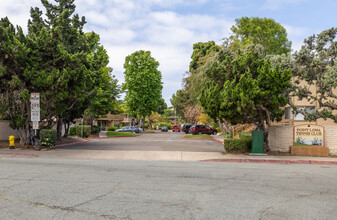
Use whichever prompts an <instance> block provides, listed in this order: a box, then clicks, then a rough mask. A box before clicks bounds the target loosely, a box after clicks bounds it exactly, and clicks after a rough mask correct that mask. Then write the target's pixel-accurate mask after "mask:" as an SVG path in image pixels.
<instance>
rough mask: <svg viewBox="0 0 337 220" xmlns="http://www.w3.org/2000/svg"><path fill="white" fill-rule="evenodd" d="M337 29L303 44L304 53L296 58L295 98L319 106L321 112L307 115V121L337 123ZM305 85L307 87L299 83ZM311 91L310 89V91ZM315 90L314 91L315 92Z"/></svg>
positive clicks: (331, 29)
mask: <svg viewBox="0 0 337 220" xmlns="http://www.w3.org/2000/svg"><path fill="white" fill-rule="evenodd" d="M336 34H337V28H330V29H328V30H325V31H323V32H321V33H320V34H318V35H313V36H310V37H309V38H307V39H306V40H305V41H304V45H303V46H302V48H301V50H300V51H299V52H297V53H296V54H295V56H294V57H295V61H294V62H295V69H296V71H295V72H294V77H295V78H296V80H295V81H294V83H293V86H294V87H293V89H294V90H293V91H294V92H293V95H294V96H297V97H298V98H299V99H300V100H302V99H307V100H308V101H310V102H312V103H314V102H317V103H318V106H319V109H317V110H316V112H315V113H307V112H305V111H301V110H299V109H297V108H296V106H294V105H293V104H292V103H291V104H292V106H293V107H294V109H295V111H297V112H300V113H302V114H304V116H305V118H306V120H316V119H318V118H323V119H324V120H326V119H328V118H330V119H332V120H333V121H334V122H336V123H337V114H336V110H337V89H336V88H337V62H336V61H337V60H336V57H337V50H336V47H337V41H336ZM302 81H305V82H306V84H307V85H301V84H300V83H301V82H302ZM309 87H311V89H310V88H309ZM313 87H314V88H315V89H312V88H313Z"/></svg>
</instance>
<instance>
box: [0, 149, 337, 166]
mask: <svg viewBox="0 0 337 220" xmlns="http://www.w3.org/2000/svg"><path fill="white" fill-rule="evenodd" d="M2 157H25V158H36V157H43V158H67V159H73V158H76V159H115V160H165V161H202V162H234V163H282V164H326V165H337V158H334V157H306V156H272V155H267V156H250V155H243V154H224V153H221V152H185V151H108V150H97V151H95V150H76V151H75V150H71V151H69V150H59V149H55V150H51V151H26V150H20V149H15V150H10V149H8V148H6V149H1V150H0V158H2Z"/></svg>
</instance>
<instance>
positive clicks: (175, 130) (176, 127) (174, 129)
mask: <svg viewBox="0 0 337 220" xmlns="http://www.w3.org/2000/svg"><path fill="white" fill-rule="evenodd" d="M172 131H173V132H180V127H179V126H177V125H175V126H173V128H172Z"/></svg>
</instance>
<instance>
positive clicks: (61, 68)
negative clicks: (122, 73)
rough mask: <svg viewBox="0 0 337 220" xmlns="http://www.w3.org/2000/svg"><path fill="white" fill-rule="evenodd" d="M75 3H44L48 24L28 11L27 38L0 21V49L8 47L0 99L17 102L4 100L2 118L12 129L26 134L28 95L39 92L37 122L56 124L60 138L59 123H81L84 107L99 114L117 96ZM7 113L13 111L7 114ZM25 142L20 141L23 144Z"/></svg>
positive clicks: (1, 56) (1, 57) (2, 52)
mask: <svg viewBox="0 0 337 220" xmlns="http://www.w3.org/2000/svg"><path fill="white" fill-rule="evenodd" d="M73 2H74V0H58V1H56V3H57V5H53V4H51V3H49V2H48V1H47V0H42V4H43V5H44V7H45V8H46V11H47V13H46V17H47V19H43V18H42V14H43V13H42V11H40V10H39V9H38V8H34V9H33V8H32V9H31V11H30V12H31V19H30V20H29V21H28V35H26V36H25V35H24V34H23V33H22V30H21V28H20V27H17V31H16V30H15V29H14V27H13V25H11V24H10V22H9V21H8V19H7V18H5V19H2V22H1V24H0V26H1V28H0V34H1V35H0V44H2V45H7V46H4V47H2V48H1V49H0V62H2V64H3V65H2V68H1V71H0V72H1V74H0V81H1V84H2V85H4V87H2V88H4V90H0V92H1V93H0V95H1V97H7V98H8V97H9V96H8V95H7V94H6V93H8V94H14V95H15V101H14V102H11V103H9V102H7V101H5V99H4V102H2V103H1V106H0V113H1V114H4V115H6V116H7V117H8V118H12V120H11V121H12V123H11V126H12V128H15V129H19V130H21V129H22V130H25V131H27V130H28V129H29V115H30V108H29V96H30V93H32V92H40V97H41V120H44V121H46V122H48V124H47V127H51V126H52V125H53V124H54V122H55V119H57V125H58V126H57V130H58V137H59V138H60V136H61V135H60V134H61V128H62V124H63V123H66V124H69V123H70V121H72V120H73V119H74V118H77V117H81V116H82V115H83V113H84V111H85V109H87V108H88V106H90V110H91V112H95V113H97V114H98V113H99V112H98V111H101V110H106V109H104V106H106V104H107V103H110V102H111V101H113V98H114V96H116V94H117V93H118V89H116V80H115V79H113V77H112V76H111V75H110V73H111V68H108V67H107V64H108V62H109V60H108V56H107V53H106V50H105V49H104V48H103V46H101V45H100V44H99V36H98V35H97V34H95V33H84V32H83V26H84V24H85V23H86V22H85V18H84V17H82V18H81V19H80V18H79V16H78V15H77V14H73V13H74V11H75V5H74V4H73ZM109 99H112V100H110V101H109ZM7 100H9V99H7ZM14 105H15V106H16V107H15V106H14ZM9 108H15V110H16V111H11V112H9V111H8V109H9ZM68 127H69V126H68ZM26 133H27V132H26ZM26 137H27V135H20V139H21V141H22V142H23V141H24V139H25V138H26Z"/></svg>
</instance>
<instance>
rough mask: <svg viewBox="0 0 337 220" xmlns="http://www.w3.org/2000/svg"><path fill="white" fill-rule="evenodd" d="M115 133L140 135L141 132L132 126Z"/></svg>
mask: <svg viewBox="0 0 337 220" xmlns="http://www.w3.org/2000/svg"><path fill="white" fill-rule="evenodd" d="M116 131H118V132H130V133H140V132H141V131H140V129H139V128H138V127H134V126H126V127H124V128H121V129H117V130H116Z"/></svg>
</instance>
